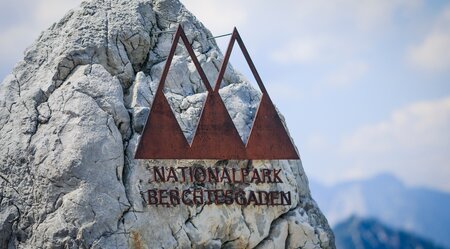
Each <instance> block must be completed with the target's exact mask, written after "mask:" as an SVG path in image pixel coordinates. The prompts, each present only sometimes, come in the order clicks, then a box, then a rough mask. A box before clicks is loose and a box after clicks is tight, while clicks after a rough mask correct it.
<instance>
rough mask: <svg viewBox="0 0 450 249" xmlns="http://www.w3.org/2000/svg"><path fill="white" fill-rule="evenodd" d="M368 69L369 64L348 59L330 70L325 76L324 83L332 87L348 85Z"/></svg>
mask: <svg viewBox="0 0 450 249" xmlns="http://www.w3.org/2000/svg"><path fill="white" fill-rule="evenodd" d="M368 69H369V66H368V65H367V63H365V62H363V61H350V62H347V63H345V64H343V65H342V66H339V67H338V68H337V69H336V70H335V71H333V72H331V73H330V74H329V75H328V76H327V79H326V83H327V84H328V85H329V86H333V87H345V86H349V85H351V84H352V83H354V82H355V81H357V80H359V79H361V78H362V77H363V76H364V75H365V74H366V73H367V71H368Z"/></svg>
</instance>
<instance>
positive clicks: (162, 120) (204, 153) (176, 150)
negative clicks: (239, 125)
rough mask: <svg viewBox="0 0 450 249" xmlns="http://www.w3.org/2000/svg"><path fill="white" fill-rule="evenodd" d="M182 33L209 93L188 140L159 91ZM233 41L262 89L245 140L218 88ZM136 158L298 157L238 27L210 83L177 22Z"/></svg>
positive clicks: (218, 158)
mask: <svg viewBox="0 0 450 249" xmlns="http://www.w3.org/2000/svg"><path fill="white" fill-rule="evenodd" d="M180 38H181V40H182V41H183V44H184V46H185V47H186V49H187V51H188V53H189V56H190V57H191V58H192V61H193V62H194V65H195V67H196V69H197V71H198V73H199V75H200V78H201V80H202V82H203V84H204V85H205V87H206V90H207V97H206V100H205V102H204V105H203V109H202V113H201V115H200V120H199V123H198V126H197V129H196V132H195V135H194V138H193V140H192V144H191V145H189V143H188V142H187V140H186V137H185V136H184V134H183V132H182V130H181V127H180V125H179V124H178V122H177V120H176V118H175V116H174V114H173V112H172V110H171V108H170V106H169V102H168V101H167V99H166V97H165V95H164V92H163V88H164V84H165V81H166V78H167V75H168V72H169V69H170V65H171V62H172V59H173V56H174V54H175V50H176V48H177V44H178V41H179V39H180ZM236 41H237V43H238V45H239V47H240V49H241V51H242V53H243V55H244V57H245V59H246V61H247V64H248V65H249V67H250V70H251V72H252V73H253V76H254V77H255V80H256V82H257V83H258V87H259V88H260V89H261V92H262V96H261V101H260V104H259V107H258V110H257V113H256V116H255V118H254V121H253V126H252V129H251V131H250V135H249V138H248V141H247V144H244V143H243V142H242V140H241V138H240V136H239V133H238V131H237V129H236V127H235V125H234V123H233V121H232V119H231V117H230V114H229V113H228V110H227V109H226V107H225V104H224V102H223V100H222V98H221V97H220V94H219V88H220V83H221V81H222V79H223V77H224V74H225V70H226V67H227V64H228V61H229V59H230V56H231V52H232V50H233V47H234V44H235V42H236ZM135 159H216V160H225V159H230V160H231V159H236V160H280V159H299V156H298V154H297V151H296V149H295V147H294V145H293V143H292V141H291V138H290V137H289V135H288V134H287V131H286V128H285V127H284V125H283V123H282V121H281V119H280V116H279V115H278V112H277V111H276V109H275V106H274V105H273V103H272V100H271V99H270V97H269V94H268V93H267V90H266V88H265V87H264V84H263V83H262V80H261V78H260V76H259V74H258V72H257V70H256V67H255V65H254V64H253V61H252V60H251V58H250V55H249V53H248V51H247V48H246V47H245V45H244V42H243V41H242V38H241V37H240V35H239V32H238V31H237V29H236V28H234V30H233V33H232V34H231V39H230V42H229V45H228V49H227V51H226V53H225V57H224V59H223V62H222V66H221V68H220V71H219V74H218V76H217V79H216V84H215V87H214V89H213V88H212V87H211V85H210V84H209V81H208V79H207V77H206V75H205V73H204V71H203V69H202V68H201V66H200V63H199V61H198V60H197V57H196V56H195V53H194V50H193V49H192V46H191V45H190V43H189V41H188V39H187V37H186V34H185V33H184V30H183V28H182V27H181V25H179V26H178V29H177V31H176V32H175V36H174V38H173V43H172V47H171V49H170V52H169V56H168V58H167V61H166V64H165V66H164V70H163V72H162V75H161V80H160V83H159V85H158V89H157V91H156V94H155V98H154V100H153V104H152V107H151V109H150V114H149V117H148V119H147V122H146V124H145V127H144V130H143V132H142V135H141V138H140V141H139V144H138V146H137V149H136V154H135Z"/></svg>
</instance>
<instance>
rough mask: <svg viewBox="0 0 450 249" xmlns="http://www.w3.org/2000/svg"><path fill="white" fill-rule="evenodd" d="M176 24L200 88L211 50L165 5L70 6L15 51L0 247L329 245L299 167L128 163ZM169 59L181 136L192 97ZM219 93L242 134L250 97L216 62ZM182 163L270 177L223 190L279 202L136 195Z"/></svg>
mask: <svg viewBox="0 0 450 249" xmlns="http://www.w3.org/2000/svg"><path fill="white" fill-rule="evenodd" d="M179 24H180V25H182V26H183V28H184V30H185V32H186V34H187V36H188V39H189V41H190V42H191V44H192V46H193V48H194V50H195V52H196V55H197V57H198V59H199V61H200V63H201V64H202V67H203V69H204V70H205V72H206V74H207V77H208V78H209V80H210V81H211V82H214V79H215V77H216V75H217V72H218V68H219V66H220V62H221V59H222V57H223V56H222V54H221V52H220V51H219V49H218V47H217V45H216V44H215V42H214V40H213V39H208V38H210V37H212V35H211V33H210V32H209V31H208V30H207V29H206V28H205V27H204V26H203V25H202V24H201V23H200V22H199V21H197V20H196V18H195V17H194V16H193V15H192V14H191V13H190V12H188V11H187V10H186V9H185V8H184V6H183V5H182V4H180V3H179V2H178V1H177V0H92V1H88V2H84V3H82V4H81V6H80V7H79V8H77V9H75V10H72V11H70V12H69V13H68V14H67V15H66V16H65V17H64V18H63V19H62V20H61V21H59V22H58V23H56V24H54V25H53V26H51V27H50V28H49V29H48V30H46V31H44V32H43V33H42V34H41V36H40V37H39V38H38V40H37V41H36V42H35V43H34V44H33V45H32V46H31V47H29V48H28V49H27V51H26V52H25V57H24V59H23V61H21V62H19V63H18V64H17V66H16V67H15V69H14V70H13V72H12V73H11V74H10V75H9V76H7V77H6V78H5V79H4V81H3V83H2V85H1V89H0V145H1V146H0V186H1V192H0V194H1V195H0V248H222V247H223V248H334V238H333V234H332V232H331V230H330V228H329V226H328V223H327V221H326V219H325V217H324V216H323V215H322V213H321V212H320V210H319V208H318V207H317V205H316V203H315V202H314V201H313V199H312V198H311V195H310V192H309V188H308V180H307V178H306V176H305V174H304V171H303V168H302V165H301V162H300V160H292V161H288V160H279V161H253V162H247V161H211V160H205V161H192V160H191V161H184V160H183V161H175V160H172V161H170V160H160V161H156V160H139V161H138V160H134V159H133V158H134V151H135V149H136V146H137V142H138V139H139V136H140V134H141V132H142V130H143V126H144V124H145V120H146V118H147V116H148V114H149V108H150V106H151V103H152V100H153V93H154V91H155V89H156V87H157V84H158V82H159V77H160V75H161V71H162V68H163V67H164V63H165V60H166V58H167V55H168V52H169V49H170V46H171V43H172V33H170V32H168V31H171V30H175V29H176V27H177V25H179ZM172 65H173V66H172V68H171V71H170V76H169V78H170V82H168V83H167V84H166V89H165V92H166V96H167V98H168V99H169V102H170V103H171V105H172V107H173V110H174V113H175V114H176V116H177V118H178V119H179V121H180V123H181V127H182V128H183V132H184V134H185V135H186V137H187V138H192V133H193V130H194V128H195V125H196V122H197V121H196V120H198V118H197V117H198V115H199V113H200V112H201V108H202V103H203V100H204V96H205V93H204V90H202V89H203V88H202V83H201V81H200V79H199V77H198V75H197V74H196V72H195V67H194V66H193V63H192V60H191V59H190V57H189V56H188V54H187V53H186V52H185V51H184V50H183V49H182V47H181V48H180V49H178V50H177V53H176V55H175V58H174V60H173V62H172ZM220 93H221V95H222V97H223V99H224V101H225V103H226V106H227V108H228V110H229V112H230V115H231V117H232V118H233V121H234V122H235V124H236V126H237V128H238V129H239V132H240V135H241V137H242V138H243V139H244V140H245V139H246V137H247V136H248V133H249V131H250V127H251V123H252V119H253V116H254V115H253V114H254V112H255V110H256V108H257V106H258V98H259V95H258V91H256V90H255V89H254V88H253V87H252V86H251V85H250V84H249V83H248V82H247V81H246V80H245V79H244V78H243V77H242V76H241V75H239V73H237V72H235V71H234V70H233V68H232V67H229V70H227V73H226V75H225V78H224V84H223V86H222V89H221V90H220ZM183 165H184V166H187V167H191V166H193V165H195V166H198V167H209V166H221V167H222V166H227V167H236V168H239V167H249V168H260V167H266V168H275V169H282V172H283V175H282V176H281V178H282V179H283V183H279V184H276V185H275V184H271V185H269V184H241V185H239V186H231V187H236V188H242V189H246V190H251V189H262V190H269V189H272V190H279V191H290V192H291V193H292V194H293V197H292V204H291V205H288V206H264V205H263V206H239V205H196V206H195V205H194V206H188V205H177V206H171V207H167V206H161V205H160V206H149V205H147V201H148V200H147V199H146V198H147V197H146V196H145V191H146V190H147V189H150V188H155V187H158V188H165V187H166V188H168V187H169V186H170V187H171V188H174V187H179V188H186V186H185V185H182V184H181V183H168V182H166V183H155V182H149V179H150V178H151V171H150V169H151V167H153V166H183ZM219 185H220V186H222V187H230V186H224V185H227V184H224V183H218V184H217V186H219ZM217 186H215V187H217ZM188 187H189V186H188ZM195 187H197V188H208V187H211V186H209V185H208V184H205V185H204V186H195Z"/></svg>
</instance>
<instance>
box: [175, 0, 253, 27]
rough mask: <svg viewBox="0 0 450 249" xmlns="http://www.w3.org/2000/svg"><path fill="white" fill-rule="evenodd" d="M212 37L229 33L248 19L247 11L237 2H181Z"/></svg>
mask: <svg viewBox="0 0 450 249" xmlns="http://www.w3.org/2000/svg"><path fill="white" fill-rule="evenodd" d="M181 2H182V3H183V4H184V5H185V6H186V8H187V9H188V10H189V11H191V12H192V13H193V14H194V15H195V16H196V17H197V18H198V19H199V20H200V21H201V22H203V23H204V24H205V25H206V27H207V28H208V29H210V30H211V32H213V34H214V35H220V34H224V33H229V32H231V31H232V29H233V27H234V26H240V25H241V24H243V23H244V22H245V21H247V18H248V10H247V9H245V8H244V6H243V5H242V4H241V3H240V2H239V1H233V0H231V1H222V0H220V1H219V0H208V1H204V0H181Z"/></svg>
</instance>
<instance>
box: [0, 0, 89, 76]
mask: <svg viewBox="0 0 450 249" xmlns="http://www.w3.org/2000/svg"><path fill="white" fill-rule="evenodd" d="M80 2H81V0H64V1H59V0H36V1H32V2H28V1H23V3H22V1H21V2H19V3H17V4H15V5H11V4H10V3H9V4H10V5H11V6H8V5H7V6H1V7H7V9H12V11H13V12H16V11H18V13H20V15H21V16H22V19H20V21H19V19H18V20H16V21H14V20H9V21H11V23H10V24H4V23H1V24H0V48H1V49H0V58H1V59H0V63H1V64H0V65H1V67H2V68H12V66H13V65H14V63H15V62H17V61H19V60H20V59H21V58H22V57H23V51H24V50H25V48H26V47H27V46H30V45H31V44H32V42H33V41H34V40H35V39H36V38H37V37H38V36H39V33H40V32H41V31H42V30H44V29H46V28H48V27H49V26H50V25H51V24H52V23H53V22H56V21H58V20H59V19H60V18H62V17H63V15H64V14H65V13H66V12H67V11H68V10H69V9H70V8H73V7H75V6H77V5H78V4H79V3H80ZM2 11H5V9H3V10H2ZM2 14H6V13H2ZM9 18H11V17H9Z"/></svg>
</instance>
